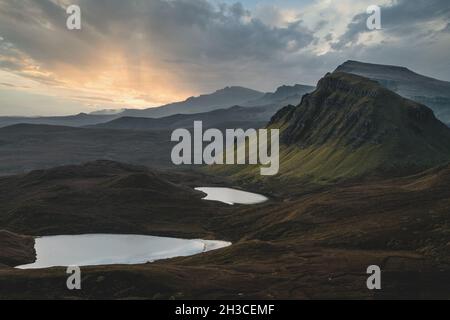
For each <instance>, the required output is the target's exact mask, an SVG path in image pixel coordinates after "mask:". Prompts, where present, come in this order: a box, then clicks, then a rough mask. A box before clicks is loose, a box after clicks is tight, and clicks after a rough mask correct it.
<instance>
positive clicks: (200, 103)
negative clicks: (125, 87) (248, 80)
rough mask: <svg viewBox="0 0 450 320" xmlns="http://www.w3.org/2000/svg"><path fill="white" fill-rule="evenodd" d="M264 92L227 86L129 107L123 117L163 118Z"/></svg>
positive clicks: (223, 105) (233, 102) (228, 104)
mask: <svg viewBox="0 0 450 320" xmlns="http://www.w3.org/2000/svg"><path fill="white" fill-rule="evenodd" d="M263 95H264V93H262V92H259V91H256V90H252V89H247V88H243V87H226V88H224V89H221V90H218V91H216V92H214V93H212V94H205V95H201V96H199V97H191V98H189V99H187V100H185V101H182V102H176V103H171V104H168V105H165V106H161V107H158V108H150V109H144V110H136V109H129V110H125V111H124V112H122V113H120V116H121V117H124V116H126V117H144V118H161V117H167V116H171V115H175V114H193V113H202V112H208V111H212V110H217V109H223V108H228V107H231V106H234V105H241V104H244V103H245V102H247V101H250V100H255V99H258V98H260V97H262V96H263Z"/></svg>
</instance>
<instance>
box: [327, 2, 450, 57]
mask: <svg viewBox="0 0 450 320" xmlns="http://www.w3.org/2000/svg"><path fill="white" fill-rule="evenodd" d="M367 18H368V14H366V13H360V14H357V15H355V16H354V17H353V19H352V21H351V23H349V24H348V26H347V31H346V32H345V33H344V34H343V35H341V36H340V37H339V39H338V41H337V42H335V43H333V48H334V49H342V48H343V47H344V46H351V45H355V44H357V43H358V41H359V39H360V37H361V35H363V34H367V33H370V32H371V31H370V30H368V29H367V26H366V22H367ZM449 19H450V5H449V3H448V0H415V1H410V0H398V1H395V2H393V3H392V4H390V5H385V6H381V21H382V30H383V31H382V32H383V33H384V35H385V37H389V36H391V37H396V38H398V37H400V38H401V37H413V38H415V39H416V40H418V38H419V37H429V36H430V33H431V34H433V33H435V32H437V31H438V28H437V26H438V25H439V23H443V22H446V21H448V20H449Z"/></svg>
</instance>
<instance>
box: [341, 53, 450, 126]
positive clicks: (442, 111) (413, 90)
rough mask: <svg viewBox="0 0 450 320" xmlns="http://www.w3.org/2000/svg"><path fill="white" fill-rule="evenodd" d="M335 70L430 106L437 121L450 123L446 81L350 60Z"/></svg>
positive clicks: (449, 94) (390, 67) (399, 69)
mask: <svg viewBox="0 0 450 320" xmlns="http://www.w3.org/2000/svg"><path fill="white" fill-rule="evenodd" d="M336 71H338V72H347V73H352V74H356V75H360V76H363V77H366V78H369V79H372V80H375V81H377V82H379V83H380V84H381V85H382V86H384V87H386V88H388V89H390V90H392V91H394V92H396V93H398V94H399V95H401V96H403V97H405V98H408V99H411V100H414V101H416V102H419V103H422V104H425V105H426V106H428V107H430V108H431V109H432V110H433V111H434V112H435V114H436V117H437V118H438V119H440V120H441V121H443V122H445V123H449V122H450V82H447V81H441V80H437V79H433V78H430V77H426V76H423V75H420V74H417V73H415V72H413V71H411V70H409V69H407V68H404V67H398V66H389V65H380V64H371V63H363V62H358V61H351V60H350V61H347V62H345V63H344V64H342V65H340V66H339V67H338V68H337V69H336Z"/></svg>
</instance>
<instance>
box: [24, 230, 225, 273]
mask: <svg viewBox="0 0 450 320" xmlns="http://www.w3.org/2000/svg"><path fill="white" fill-rule="evenodd" d="M229 245H231V243H229V242H225V241H211V240H184V239H176V238H163V237H152V236H142V235H111V234H88V235H75V236H51V237H42V238H36V244H35V249H36V253H37V260H36V262H35V263H32V264H28V265H23V266H19V267H17V268H19V269H41V268H49V267H55V266H79V267H81V266H94V265H111V264H142V263H146V262H153V261H156V260H161V259H168V258H174V257H185V256H191V255H195V254H198V253H203V252H207V251H211V250H216V249H220V248H224V247H227V246H229Z"/></svg>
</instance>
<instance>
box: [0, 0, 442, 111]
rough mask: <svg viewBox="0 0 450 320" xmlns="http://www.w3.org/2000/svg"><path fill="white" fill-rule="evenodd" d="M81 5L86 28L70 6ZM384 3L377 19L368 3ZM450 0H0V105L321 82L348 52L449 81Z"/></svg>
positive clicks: (72, 103) (53, 105) (107, 102)
mask: <svg viewBox="0 0 450 320" xmlns="http://www.w3.org/2000/svg"><path fill="white" fill-rule="evenodd" d="M71 4H76V5H79V7H80V9H81V23H82V24H81V26H82V29H81V30H68V29H67V27H66V20H67V18H68V15H67V13H66V8H67V7H68V6H69V5H71ZM370 5H378V6H380V8H381V26H382V29H381V30H369V29H368V28H367V27H366V20H367V18H368V17H369V14H367V13H366V10H367V7H368V6H370ZM449 52H450V1H448V0H334V1H333V0H272V1H269V0H241V1H231V0H128V1H123V0H0V115H25V116H38V115H41V116H43V115H67V114H76V113H80V112H92V111H95V110H102V109H121V108H146V107H155V106H160V105H163V104H166V103H169V102H174V101H180V100H184V99H186V98H187V97H190V96H196V95H199V94H203V93H210V92H214V91H215V90H218V89H220V88H223V87H226V86H231V85H238V86H244V87H249V88H253V89H256V90H261V91H274V90H275V89H276V87H278V86H280V85H284V84H286V85H293V84H296V83H300V84H312V85H314V84H316V82H317V81H318V80H319V79H320V78H321V77H322V76H323V75H325V74H326V73H327V72H329V71H333V70H334V69H335V68H336V67H337V66H338V65H340V64H341V63H343V62H345V61H346V60H360V61H364V62H371V63H381V64H392V65H401V66H405V67H408V68H410V69H412V70H414V71H416V72H418V73H421V74H425V75H428V76H431V77H435V78H438V79H441V80H447V81H448V80H450V59H449Z"/></svg>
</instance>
